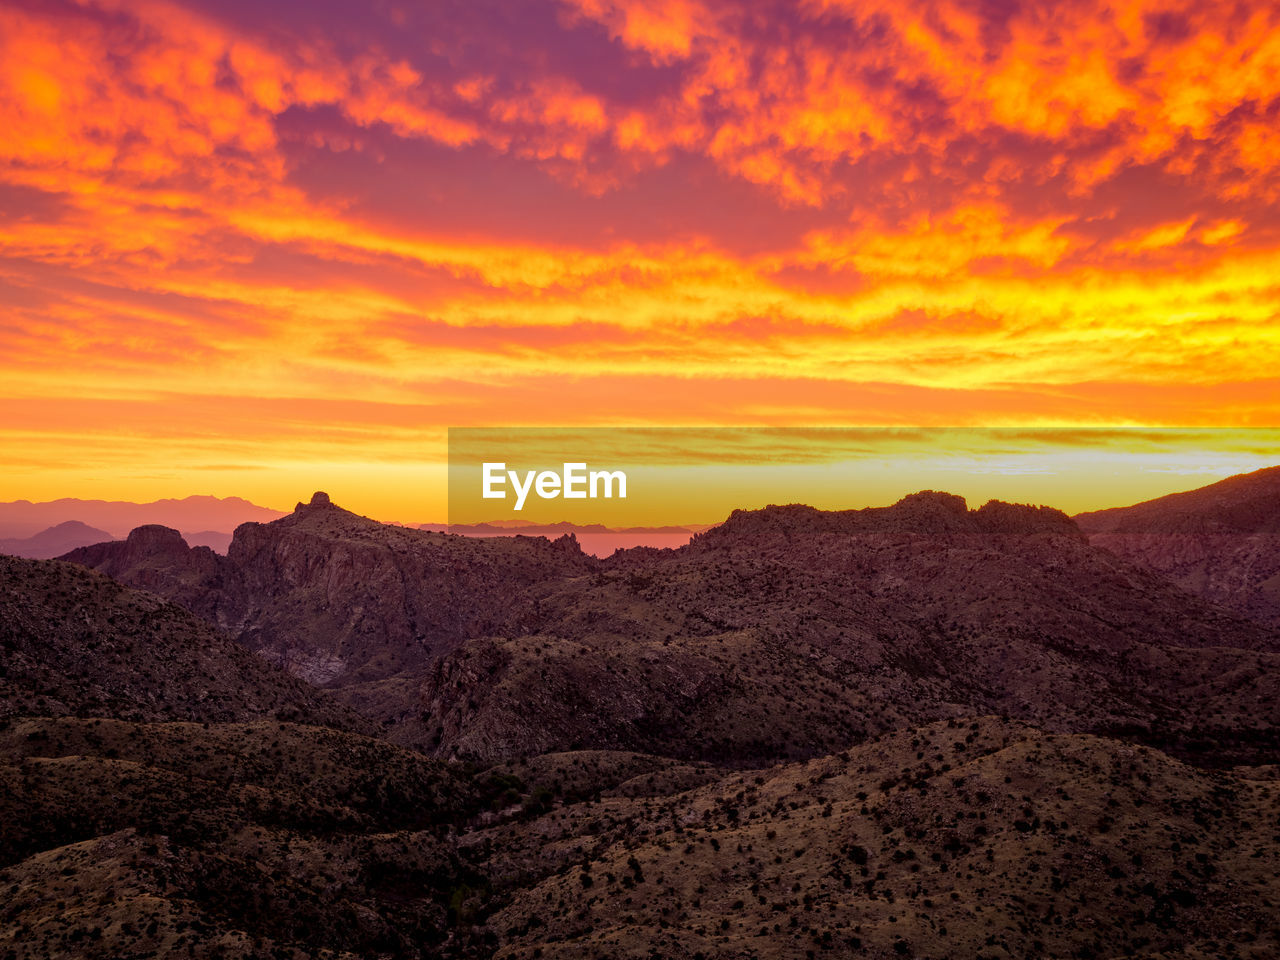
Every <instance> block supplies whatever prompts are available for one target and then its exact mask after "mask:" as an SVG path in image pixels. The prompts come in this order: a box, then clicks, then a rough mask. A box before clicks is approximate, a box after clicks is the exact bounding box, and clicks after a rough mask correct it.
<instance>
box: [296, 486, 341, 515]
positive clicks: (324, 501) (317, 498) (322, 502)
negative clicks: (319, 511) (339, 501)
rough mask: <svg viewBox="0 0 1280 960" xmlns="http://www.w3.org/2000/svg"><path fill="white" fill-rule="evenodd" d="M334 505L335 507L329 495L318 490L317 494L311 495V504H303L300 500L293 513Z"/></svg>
mask: <svg viewBox="0 0 1280 960" xmlns="http://www.w3.org/2000/svg"><path fill="white" fill-rule="evenodd" d="M332 505H333V501H331V500H330V499H329V495H328V494H327V493H325V492H324V491H323V490H317V491H316V492H315V493H313V494H312V495H311V502H310V503H303V502H302V501H301V500H299V501H298V505H297V506H296V507H294V508H293V512H294V513H301V512H302V511H303V510H305V509H307V508H308V507H328V506H332Z"/></svg>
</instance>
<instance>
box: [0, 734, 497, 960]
mask: <svg viewBox="0 0 1280 960" xmlns="http://www.w3.org/2000/svg"><path fill="white" fill-rule="evenodd" d="M0 784H2V785H3V786H2V788H0V888H3V889H4V890H5V896H4V897H3V898H0V952H3V953H4V955H5V956H8V957H21V958H34V957H48V956H68V957H69V956H74V957H77V958H103V960H115V958H120V957H143V956H174V955H181V956H194V957H208V958H214V957H219V958H226V957H243V958H258V957H291V958H295V960H296V958H311V957H315V958H321V957H325V958H335V957H347V958H352V960H354V958H356V957H361V958H363V957H379V956H395V957H403V958H406V960H414V958H423V957H438V956H441V955H442V951H443V950H444V949H445V944H446V943H448V944H449V946H448V955H449V956H451V957H467V956H476V955H488V954H489V953H490V952H491V951H490V950H489V948H488V947H486V946H485V944H484V941H483V938H481V937H479V936H477V939H476V941H475V942H474V943H472V940H471V933H470V931H469V930H468V929H466V928H462V929H459V925H458V922H457V918H458V911H459V909H460V907H462V906H463V905H465V904H466V903H467V902H468V900H469V899H470V898H471V897H472V894H471V892H470V891H471V890H472V889H473V887H476V888H478V887H480V886H481V881H480V879H479V878H478V876H477V874H476V873H475V872H474V871H473V870H471V869H470V868H469V867H468V866H467V865H466V864H464V863H463V862H462V861H460V860H459V859H458V857H457V856H456V854H455V852H454V844H453V843H452V841H451V840H450V839H449V831H448V825H449V824H452V823H461V822H465V821H466V820H467V819H468V818H470V817H471V816H472V815H473V814H474V812H475V809H476V805H477V803H478V801H479V798H478V795H477V793H476V792H475V791H474V789H473V788H472V787H471V785H470V783H469V782H468V781H466V780H465V779H462V778H460V777H458V776H457V775H455V774H454V773H453V772H451V771H449V770H447V769H445V768H444V767H442V766H441V765H440V764H438V763H435V762H433V761H430V760H427V759H426V758H424V757H422V756H420V755H418V754H414V753H411V752H408V751H403V750H399V749H397V748H395V747H392V746H390V745H388V744H385V743H380V742H378V741H374V740H369V739H366V738H363V737H359V736H355V735H352V734H348V733H342V732H339V731H335V730H322V729H319V728H315V727H298V726H295V725H293V724H283V723H276V722H271V723H256V724H248V725H245V724H211V725H210V724H188V723H172V722H170V723H160V724H147V723H143V724H138V723H125V722H120V721H112V720H74V719H27V720H21V721H17V722H15V723H13V724H11V725H8V724H6V725H4V726H3V727H0ZM473 948H474V949H473ZM477 951H478V952H477Z"/></svg>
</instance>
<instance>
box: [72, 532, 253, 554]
mask: <svg viewBox="0 0 1280 960" xmlns="http://www.w3.org/2000/svg"><path fill="white" fill-rule="evenodd" d="M182 539H184V540H185V541H187V543H188V544H190V545H191V546H193V547H208V548H209V549H210V550H212V551H213V552H214V553H220V554H222V555H223V556H226V554H227V551H228V550H229V549H230V548H231V534H229V533H223V532H222V531H220V530H197V531H196V532H195V533H184V534H183V535H182ZM85 546H89V544H85Z"/></svg>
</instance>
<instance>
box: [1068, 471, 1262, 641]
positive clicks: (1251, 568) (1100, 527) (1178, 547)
mask: <svg viewBox="0 0 1280 960" xmlns="http://www.w3.org/2000/svg"><path fill="white" fill-rule="evenodd" d="M1076 522H1077V523H1079V525H1080V528H1081V529H1082V530H1083V531H1085V533H1087V534H1088V535H1089V541H1090V542H1091V543H1093V544H1095V545H1097V546H1100V547H1105V548H1106V549H1108V550H1110V551H1112V552H1113V553H1115V554H1116V555H1118V556H1121V557H1124V558H1125V559H1126V560H1129V561H1131V562H1133V563H1136V564H1138V565H1140V566H1143V567H1146V568H1147V569H1150V570H1154V571H1157V572H1158V573H1160V574H1162V575H1164V576H1166V577H1168V578H1169V579H1170V580H1172V581H1173V582H1174V583H1176V584H1178V585H1179V586H1181V587H1183V588H1184V589H1186V590H1188V591H1190V592H1192V593H1195V594H1197V595H1199V596H1202V597H1204V598H1206V599H1208V600H1212V601H1213V602H1215V603H1219V604H1221V605H1222V606H1224V607H1227V608H1228V609H1231V610H1234V611H1236V612H1237V613H1240V614H1242V615H1244V616H1247V617H1251V618H1252V619H1254V620H1257V621H1258V622H1260V623H1263V624H1266V625H1268V626H1271V627H1273V628H1280V467H1268V468H1267V469H1265V470H1257V471H1255V472H1253V473H1248V474H1242V475H1240V476H1235V477H1228V478H1227V479H1226V480H1221V481H1219V482H1218V483H1213V484H1210V485H1209V486H1207V487H1201V488H1199V489H1197V490H1190V491H1187V492H1186V493H1175V494H1171V495H1169V496H1167V497H1160V498H1158V499H1156V500H1148V501H1145V502H1143V503H1138V504H1134V505H1133V506H1131V507H1118V508H1115V509H1112V510H1099V511H1095V512H1092V513H1082V514H1080V515H1079V516H1077V517H1076Z"/></svg>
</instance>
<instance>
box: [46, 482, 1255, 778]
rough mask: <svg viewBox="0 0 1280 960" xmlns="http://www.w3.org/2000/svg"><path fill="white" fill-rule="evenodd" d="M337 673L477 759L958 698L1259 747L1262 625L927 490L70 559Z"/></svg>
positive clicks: (1058, 526)
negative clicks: (653, 536)
mask: <svg viewBox="0 0 1280 960" xmlns="http://www.w3.org/2000/svg"><path fill="white" fill-rule="evenodd" d="M68 559H72V560H75V561H77V562H80V563H84V564H86V565H89V566H92V567H94V568H95V569H99V570H101V571H103V572H105V573H107V574H109V575H110V576H113V577H116V578H118V579H120V580H121V581H122V582H126V583H129V584H131V585H133V586H137V587H142V588H144V589H147V590H151V591H154V592H157V593H159V594H161V595H163V596H165V597H168V598H170V599H172V600H174V601H175V602H177V603H179V604H181V605H182V606H184V607H185V608H187V609H188V610H191V611H193V612H195V613H196V614H197V615H199V616H201V617H203V618H204V619H206V620H208V621H209V622H211V623H213V624H216V625H218V626H219V627H221V628H222V629H224V630H226V631H227V632H228V633H229V634H230V635H231V636H233V637H236V638H237V639H238V640H239V641H240V642H241V643H242V644H244V645H245V646H247V647H249V648H250V649H253V650H256V651H259V652H260V653H262V654H263V655H264V656H266V657H268V658H269V659H271V660H273V661H275V662H277V663H280V664H282V665H284V666H285V667H286V668H287V669H289V670H290V672H292V673H294V674H296V675H298V676H301V677H304V678H306V679H308V680H310V681H311V682H314V683H318V684H321V685H324V686H326V687H328V688H330V689H331V690H332V692H333V693H334V694H335V695H336V696H338V697H339V698H340V699H341V700H342V702H344V703H346V704H348V705H350V706H351V707H352V708H354V709H356V710H358V711H360V712H362V713H363V714H365V715H366V716H369V717H371V718H373V719H375V720H376V721H378V722H380V723H383V724H384V725H386V726H387V729H388V734H389V735H390V736H391V737H392V738H393V739H394V740H396V741H397V742H400V743H405V744H413V745H416V746H419V747H422V748H424V749H427V750H430V751H432V752H434V753H436V754H438V755H441V756H456V757H462V758H468V759H472V760H475V761H478V762H483V763H493V762H496V761H501V760H508V759H514V758H521V757H530V756H536V755H538V754H541V753H545V752H548V751H569V750H582V749H587V748H594V749H610V750H620V751H634V752H640V753H645V754H661V755H665V756H668V757H673V758H678V759H681V760H684V761H708V762H713V763H766V762H772V761H774V760H778V759H786V758H799V757H806V756H817V755H821V754H823V753H828V752H831V751H834V750H838V749H841V748H842V747H843V746H845V745H847V744H849V743H853V742H858V741H860V740H862V739H864V738H865V737H868V736H873V735H876V734H878V733H882V732H885V731H888V730H893V729H901V728H903V727H907V726H911V725H915V724H918V723H924V722H929V721H932V720H936V719H940V718H946V717H953V716H964V715H970V714H974V713H995V714H1007V715H1009V716H1011V717H1016V718H1018V719H1021V720H1023V721H1026V722H1029V723H1033V724H1036V725H1038V726H1041V727H1044V728H1046V729H1052V730H1060V731H1092V732H1108V731H1125V732H1126V735H1129V736H1133V737H1140V738H1146V739H1147V740H1149V741H1150V742H1153V743H1159V744H1161V745H1163V746H1166V747H1167V748H1168V749H1171V750H1175V751H1182V752H1184V753H1185V752H1186V751H1196V752H1198V755H1200V756H1209V755H1218V756H1220V757H1221V761H1222V762H1225V761H1226V760H1229V759H1231V760H1232V762H1235V760H1234V759H1233V758H1239V757H1257V756H1262V755H1266V756H1269V755H1270V753H1269V751H1272V750H1274V749H1275V747H1276V744H1275V743H1273V741H1274V740H1275V739H1276V736H1275V728H1276V724H1277V721H1280V705H1278V704H1280V697H1278V696H1277V693H1280V690H1277V686H1278V684H1280V672H1278V671H1277V670H1276V667H1277V665H1278V661H1277V657H1278V656H1280V655H1278V654H1277V653H1276V652H1275V650H1276V646H1277V637H1276V635H1275V633H1274V632H1273V631H1269V630H1267V629H1266V628H1264V627H1262V626H1260V625H1258V624H1255V623H1251V622H1249V621H1247V620H1244V619H1241V618H1238V617H1235V616H1232V615H1231V614H1229V613H1228V612H1226V611H1224V610H1222V609H1221V608H1218V607H1216V606H1213V605H1211V604H1209V603H1206V602H1205V601H1203V600H1201V599H1199V598H1197V597H1194V596H1191V595H1189V594H1187V593H1186V592H1184V591H1182V590H1180V589H1178V588H1177V587H1175V586H1174V585H1172V584H1170V583H1169V582H1168V581H1167V580H1165V579H1164V578H1162V577H1160V576H1157V575H1155V574H1153V573H1150V572H1147V571H1143V570H1140V569H1138V568H1136V567H1134V566H1133V565H1131V564H1129V563H1127V562H1125V561H1123V560H1121V559H1119V558H1117V557H1116V556H1115V555H1114V554H1112V553H1110V552H1108V551H1106V550H1102V549H1099V548H1097V547H1094V546H1091V545H1090V544H1089V543H1088V542H1087V540H1086V539H1085V537H1084V535H1083V534H1082V533H1081V532H1080V530H1079V529H1078V528H1077V526H1076V525H1075V523H1073V521H1072V520H1071V519H1070V518H1069V517H1067V516H1065V515H1064V514H1062V513H1061V512H1059V511H1056V510H1052V509H1049V508H1043V507H1029V506H1022V505H1016V504H1005V503H998V502H992V503H989V504H987V505H985V506H984V507H982V508H980V509H977V510H970V509H968V507H967V505H966V504H965V502H964V501H963V500H962V499H960V498H959V497H954V496H951V495H948V494H941V493H934V492H924V493H920V494H915V495H912V496H909V497H906V498H904V499H903V500H902V501H900V502H899V503H897V504H895V505H893V506H891V507H884V508H872V509H867V510H858V511H838V512H825V511H819V510H815V509H813V508H810V507H803V506H785V507H769V508H766V509H764V510H758V511H737V512H735V513H734V514H733V515H731V516H730V517H729V518H728V519H727V520H726V521H725V523H723V524H721V525H720V526H718V527H715V528H713V529H711V530H708V531H706V532H704V533H702V534H700V535H698V536H697V537H696V538H695V539H694V540H693V542H692V543H690V544H689V545H687V546H685V547H683V548H681V549H679V550H656V549H651V548H640V549H635V550H629V551H623V552H621V553H619V554H616V555H615V556H613V557H611V558H609V559H608V560H598V559H596V558H593V557H589V556H586V555H584V554H583V553H582V552H581V550H580V549H579V547H578V545H577V543H576V541H575V540H574V539H573V538H571V537H564V538H560V539H557V540H555V541H548V540H546V539H544V538H539V537H527V536H509V537H493V538H483V539H480V538H469V537H461V536H451V535H447V534H439V533H429V532H424V531H417V530H411V529H406V528H403V527H392V526H387V525H383V524H379V523H376V522H374V521H372V520H368V519H365V518H362V517H357V516H355V515H354V514H351V513H348V512H347V511H345V510H342V509H340V508H339V507H337V506H335V505H334V504H332V503H330V502H329V500H328V498H327V497H325V496H324V495H323V494H317V495H316V496H315V497H313V498H312V501H311V502H310V503H308V504H299V505H298V506H297V507H296V508H295V510H294V512H293V513H292V514H291V515H290V516H288V517H285V518H282V519H281V520H277V521H274V522H272V523H269V524H248V525H244V526H242V527H240V528H238V529H237V531H236V534H235V539H234V540H233V542H232V545H231V548H230V550H229V552H228V555H227V557H225V558H223V557H219V556H217V555H216V554H214V553H213V552H212V551H209V550H207V549H204V548H189V547H187V545H186V544H185V543H184V542H183V541H182V539H181V537H180V536H179V535H178V534H177V532H176V531H172V530H170V531H165V530H163V529H160V528H154V527H151V528H143V529H140V530H137V531H134V533H133V534H131V535H130V537H129V538H128V539H127V540H125V541H120V542H115V543H107V544H100V545H98V546H95V547H91V548H85V549H82V550H79V551H75V552H73V553H72V554H70V555H68Z"/></svg>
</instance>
